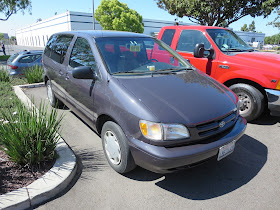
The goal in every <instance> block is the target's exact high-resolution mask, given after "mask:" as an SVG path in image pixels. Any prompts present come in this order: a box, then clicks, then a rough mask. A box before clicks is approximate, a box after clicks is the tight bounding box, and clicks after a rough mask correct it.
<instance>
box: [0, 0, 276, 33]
mask: <svg viewBox="0 0 280 210" xmlns="http://www.w3.org/2000/svg"><path fill="white" fill-rule="evenodd" d="M120 1H121V2H123V3H126V4H127V5H128V7H129V8H131V9H134V10H136V11H137V12H138V13H140V14H141V15H142V16H143V18H148V19H157V20H169V21H173V20H174V19H175V18H176V17H175V16H172V15H170V14H169V13H168V12H167V11H164V10H163V9H160V8H158V6H157V5H156V2H155V1H154V0H120ZM100 2H101V0H94V7H95V9H96V8H97V7H98V6H99V5H100ZM67 10H68V11H77V12H92V0H78V1H73V0H48V1H38V0H33V1H32V15H30V14H28V12H25V14H24V15H23V14H22V13H21V12H19V13H18V14H15V15H12V16H11V17H10V19H9V20H8V21H0V32H2V33H3V32H5V33H7V32H8V33H9V35H10V36H11V35H12V36H13V35H15V31H16V30H17V29H18V28H21V27H24V26H26V25H29V24H32V23H35V22H36V20H37V19H38V18H42V19H46V18H50V17H52V16H54V14H55V12H57V14H60V13H64V12H66V11H67ZM275 17H276V16H275V14H272V15H270V16H269V17H268V18H263V17H257V18H252V17H250V16H246V17H244V18H242V19H240V20H238V21H236V22H234V23H232V24H231V25H230V27H231V28H233V29H234V30H240V28H241V27H242V26H243V25H244V24H245V23H246V24H247V25H249V24H250V23H251V22H252V21H253V20H254V21H255V23H256V30H257V31H261V32H263V33H265V34H266V35H267V36H271V35H274V34H277V33H279V32H280V31H279V30H278V29H277V28H274V27H272V26H266V24H267V23H268V22H269V21H272V20H273V19H274V18H275ZM179 20H180V21H183V22H186V23H188V22H190V21H189V20H188V18H186V17H184V18H180V19H179Z"/></svg>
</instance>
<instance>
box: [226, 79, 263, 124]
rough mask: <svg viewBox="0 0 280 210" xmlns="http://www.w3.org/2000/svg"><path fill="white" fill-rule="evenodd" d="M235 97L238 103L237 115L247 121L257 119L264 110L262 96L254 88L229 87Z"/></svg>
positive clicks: (237, 85) (241, 85)
mask: <svg viewBox="0 0 280 210" xmlns="http://www.w3.org/2000/svg"><path fill="white" fill-rule="evenodd" d="M229 88H230V89H231V90H232V91H233V92H234V93H235V94H236V95H237V96H238V99H239V103H240V109H239V113H240V115H241V116H242V117H244V118H245V119H246V120H247V121H252V120H255V119H257V118H258V117H259V116H260V115H261V114H262V112H263V110H264V106H265V105H264V96H263V94H262V93H261V92H260V91H259V90H258V89H257V88H255V87H253V86H251V85H248V84H242V83H239V84H235V85H232V86H230V87H229Z"/></svg>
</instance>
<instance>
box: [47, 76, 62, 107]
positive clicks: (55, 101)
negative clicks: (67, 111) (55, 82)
mask: <svg viewBox="0 0 280 210" xmlns="http://www.w3.org/2000/svg"><path fill="white" fill-rule="evenodd" d="M46 86H47V95H48V99H49V102H50V104H51V106H52V107H56V108H61V107H63V105H64V104H63V103H62V102H61V101H60V100H59V99H58V98H56V96H55V95H54V93H53V90H52V84H51V81H50V80H48V81H47V83H46Z"/></svg>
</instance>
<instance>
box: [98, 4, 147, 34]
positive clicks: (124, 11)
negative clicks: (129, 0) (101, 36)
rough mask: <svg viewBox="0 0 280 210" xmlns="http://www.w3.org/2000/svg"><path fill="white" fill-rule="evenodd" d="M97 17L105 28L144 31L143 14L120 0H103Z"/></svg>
mask: <svg viewBox="0 0 280 210" xmlns="http://www.w3.org/2000/svg"><path fill="white" fill-rule="evenodd" d="M95 19H96V20H97V21H98V22H99V23H100V25H101V26H102V28H103V29H105V30H117V31H131V32H138V33H143V31H144V24H143V18H142V16H141V15H140V14H138V13H137V12H136V11H135V10H133V9H130V8H128V6H127V4H124V3H121V2H119V1H118V0H102V1H101V4H100V5H99V6H98V8H97V10H96V11H95Z"/></svg>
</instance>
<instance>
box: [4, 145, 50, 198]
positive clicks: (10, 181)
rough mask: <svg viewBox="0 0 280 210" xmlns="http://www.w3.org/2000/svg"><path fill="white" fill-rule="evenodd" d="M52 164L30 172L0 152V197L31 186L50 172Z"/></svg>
mask: <svg viewBox="0 0 280 210" xmlns="http://www.w3.org/2000/svg"><path fill="white" fill-rule="evenodd" d="M54 162H55V161H52V162H48V163H46V164H45V165H43V166H41V167H40V168H35V169H32V171H31V170H30V169H28V168H23V167H20V166H18V165H17V164H16V163H14V162H12V161H10V160H9V157H8V156H7V155H6V153H5V152H4V151H2V150H0V195H2V194H5V193H7V192H11V191H13V190H16V189H19V188H21V187H24V186H27V185H29V184H31V183H32V182H34V181H35V180H36V179H38V178H40V177H41V176H42V175H44V174H45V173H46V172H47V171H48V170H50V169H51V168H52V166H53V164H54Z"/></svg>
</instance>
